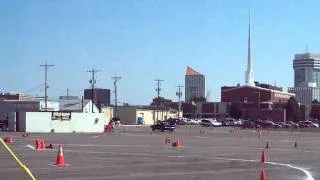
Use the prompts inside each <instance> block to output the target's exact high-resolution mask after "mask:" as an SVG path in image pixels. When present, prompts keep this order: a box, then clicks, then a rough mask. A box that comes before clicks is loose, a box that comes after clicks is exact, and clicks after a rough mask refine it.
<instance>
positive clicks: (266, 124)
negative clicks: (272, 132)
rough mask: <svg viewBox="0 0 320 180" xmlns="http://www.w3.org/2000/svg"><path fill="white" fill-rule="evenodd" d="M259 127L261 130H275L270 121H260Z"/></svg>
mask: <svg viewBox="0 0 320 180" xmlns="http://www.w3.org/2000/svg"><path fill="white" fill-rule="evenodd" d="M259 125H260V127H262V128H275V124H274V122H272V121H262V122H260V123H259Z"/></svg>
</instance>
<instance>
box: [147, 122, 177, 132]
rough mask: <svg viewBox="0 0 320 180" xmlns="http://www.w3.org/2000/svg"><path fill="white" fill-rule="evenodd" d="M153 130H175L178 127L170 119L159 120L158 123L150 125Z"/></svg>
mask: <svg viewBox="0 0 320 180" xmlns="http://www.w3.org/2000/svg"><path fill="white" fill-rule="evenodd" d="M150 127H151V129H152V131H155V130H159V131H174V130H175V129H176V124H175V123H172V122H170V121H157V124H153V125H151V126H150Z"/></svg>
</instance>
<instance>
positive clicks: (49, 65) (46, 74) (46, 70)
mask: <svg viewBox="0 0 320 180" xmlns="http://www.w3.org/2000/svg"><path fill="white" fill-rule="evenodd" d="M52 66H54V64H47V62H46V63H45V64H42V65H40V67H44V103H45V104H44V110H45V111H47V108H48V88H49V86H48V69H49V67H52Z"/></svg>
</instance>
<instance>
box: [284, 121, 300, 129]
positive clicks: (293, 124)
mask: <svg viewBox="0 0 320 180" xmlns="http://www.w3.org/2000/svg"><path fill="white" fill-rule="evenodd" d="M286 123H287V124H289V125H291V127H293V128H298V127H299V124H298V123H295V122H293V121H286Z"/></svg>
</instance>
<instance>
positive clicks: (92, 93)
mask: <svg viewBox="0 0 320 180" xmlns="http://www.w3.org/2000/svg"><path fill="white" fill-rule="evenodd" d="M87 72H89V73H91V80H90V81H89V83H90V84H91V101H92V102H91V103H92V104H91V109H92V113H93V104H94V95H95V93H94V85H95V84H96V79H95V74H96V73H97V72H100V70H98V69H94V68H92V70H87Z"/></svg>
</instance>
